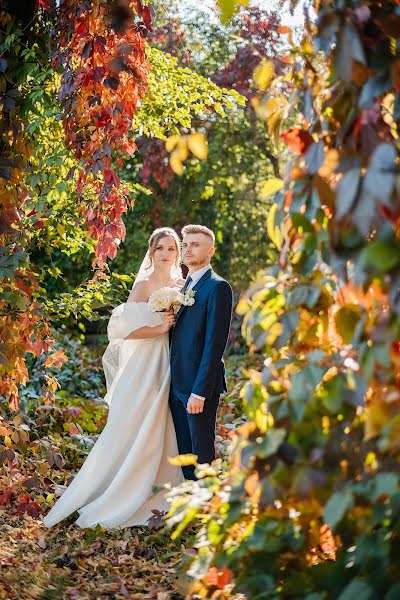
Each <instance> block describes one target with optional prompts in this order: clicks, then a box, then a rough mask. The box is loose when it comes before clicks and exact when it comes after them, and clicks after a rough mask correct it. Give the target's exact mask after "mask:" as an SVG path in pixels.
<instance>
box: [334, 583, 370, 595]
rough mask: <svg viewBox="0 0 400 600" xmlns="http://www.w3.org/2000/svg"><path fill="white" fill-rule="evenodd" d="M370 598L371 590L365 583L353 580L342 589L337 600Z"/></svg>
mask: <svg viewBox="0 0 400 600" xmlns="http://www.w3.org/2000/svg"><path fill="white" fill-rule="evenodd" d="M372 596H373V590H372V589H371V588H370V586H369V585H368V583H367V582H366V581H362V580H361V579H353V581H352V582H351V583H349V585H347V586H346V587H345V588H344V590H343V592H342V593H341V594H340V596H339V597H338V599H337V600H354V598H357V599H358V600H369V598H371V597H372Z"/></svg>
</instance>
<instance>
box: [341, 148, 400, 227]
mask: <svg viewBox="0 0 400 600" xmlns="http://www.w3.org/2000/svg"><path fill="white" fill-rule="evenodd" d="M396 157H397V152H396V148H395V146H394V145H393V144H389V143H387V142H385V143H383V144H380V145H379V146H378V147H377V148H376V150H375V151H374V153H373V155H372V157H371V160H370V164H369V167H368V170H367V173H366V175H365V177H364V179H363V181H362V184H361V193H360V195H359V198H358V201H357V204H356V207H355V209H354V210H353V213H352V222H353V223H354V225H355V226H356V227H357V229H358V231H359V232H360V233H362V234H363V235H367V234H368V233H369V232H370V231H371V229H373V228H374V227H376V226H377V224H378V213H377V209H378V205H379V204H385V205H390V201H391V195H392V191H393V186H394V180H395V179H394V178H395V172H396Z"/></svg>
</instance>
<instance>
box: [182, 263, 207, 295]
mask: <svg viewBox="0 0 400 600" xmlns="http://www.w3.org/2000/svg"><path fill="white" fill-rule="evenodd" d="M210 269H211V266H210V265H207V266H206V267H203V268H202V269H198V270H197V271H194V273H192V274H190V273H189V274H188V277H191V279H192V281H191V282H190V283H189V285H188V286H187V288H186V290H191V289H192V287H194V286H195V285H196V283H197V282H198V281H199V279H201V278H202V277H203V275H204V274H205V273H207V271H209V270H210Z"/></svg>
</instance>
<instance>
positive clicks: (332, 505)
mask: <svg viewBox="0 0 400 600" xmlns="http://www.w3.org/2000/svg"><path fill="white" fill-rule="evenodd" d="M352 506H353V494H352V492H351V490H345V491H343V492H336V494H333V496H331V497H330V498H329V500H328V502H327V504H326V505H325V510H324V521H325V522H326V523H327V524H328V525H330V527H332V529H334V528H335V527H336V525H337V524H338V523H339V522H340V521H341V520H342V519H343V517H344V515H345V513H346V511H347V510H348V509H349V508H351V507H352Z"/></svg>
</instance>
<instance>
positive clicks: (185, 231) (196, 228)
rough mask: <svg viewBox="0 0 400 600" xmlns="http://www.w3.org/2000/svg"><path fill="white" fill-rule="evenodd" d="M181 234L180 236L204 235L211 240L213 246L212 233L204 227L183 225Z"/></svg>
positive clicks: (213, 238) (213, 236)
mask: <svg viewBox="0 0 400 600" xmlns="http://www.w3.org/2000/svg"><path fill="white" fill-rule="evenodd" d="M181 233H182V236H184V235H188V234H189V233H203V234H204V235H206V236H207V237H209V238H211V239H212V243H213V245H214V244H215V235H214V232H213V231H211V229H209V228H208V227H206V226H205V225H185V227H184V228H183V229H182V232H181Z"/></svg>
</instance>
